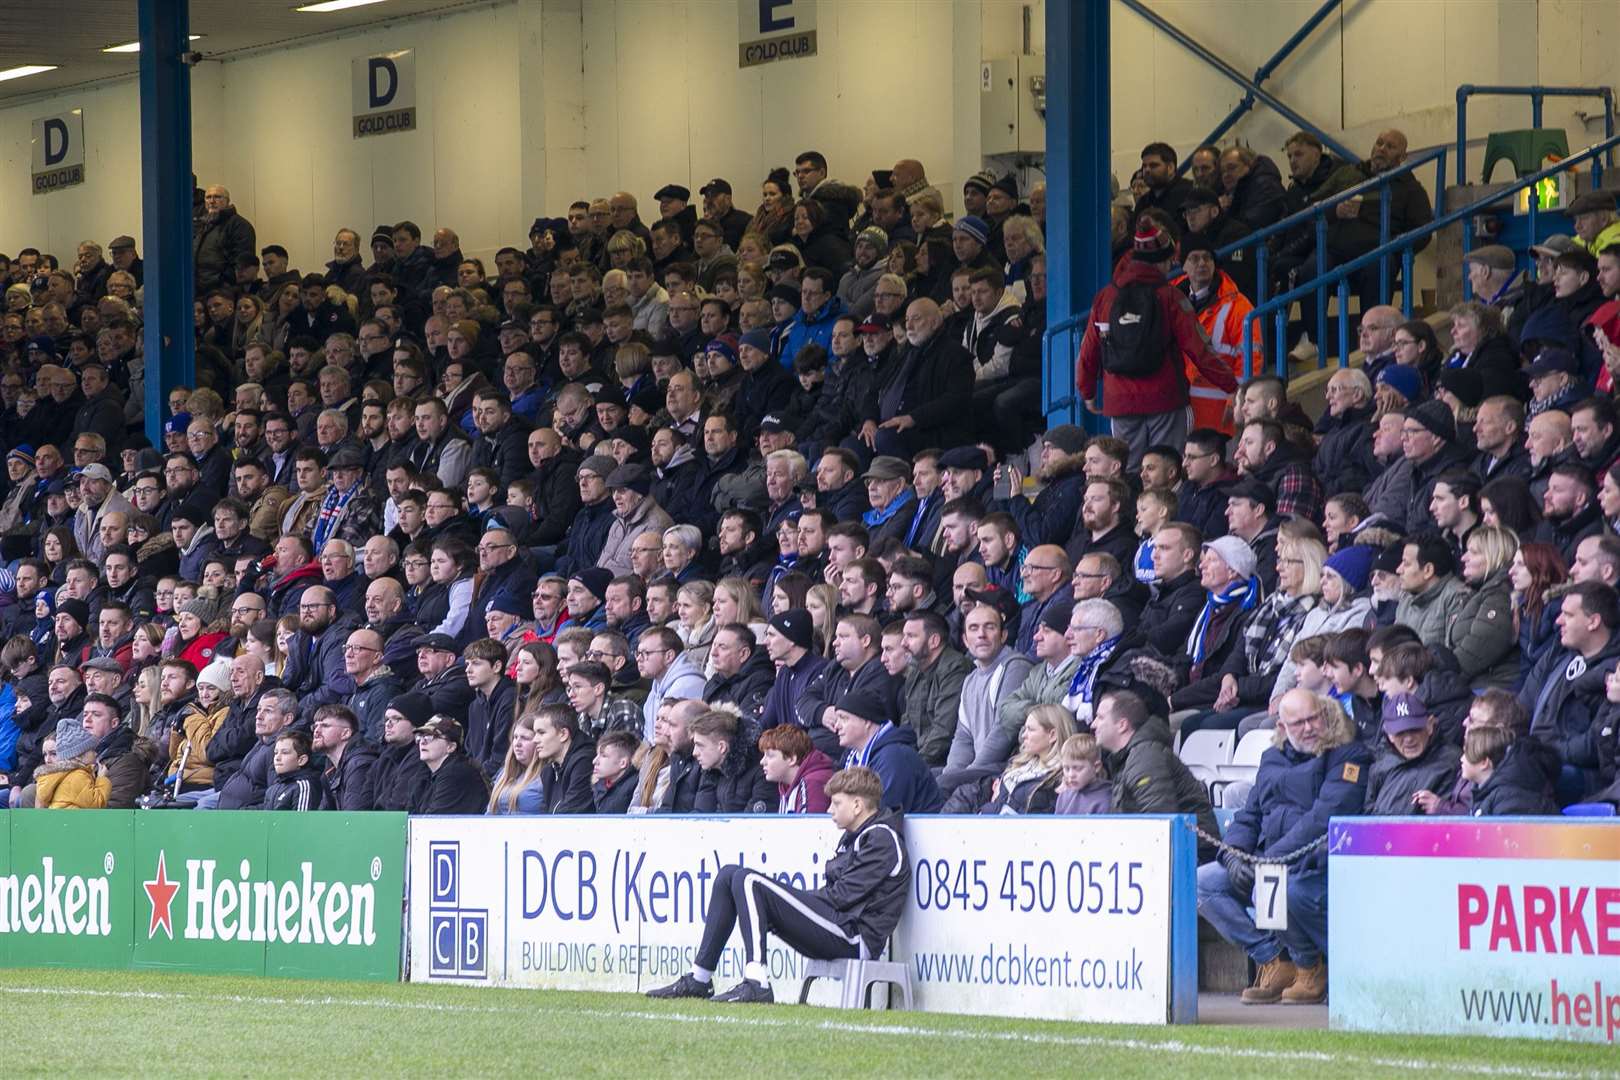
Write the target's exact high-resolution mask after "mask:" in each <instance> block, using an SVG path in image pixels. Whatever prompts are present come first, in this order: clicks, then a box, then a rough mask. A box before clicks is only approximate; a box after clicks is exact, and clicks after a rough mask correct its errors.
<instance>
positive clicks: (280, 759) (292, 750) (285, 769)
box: [264, 728, 333, 810]
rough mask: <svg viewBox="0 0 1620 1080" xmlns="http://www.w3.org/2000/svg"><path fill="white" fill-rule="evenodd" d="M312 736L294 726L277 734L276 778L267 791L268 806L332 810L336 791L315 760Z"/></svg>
mask: <svg viewBox="0 0 1620 1080" xmlns="http://www.w3.org/2000/svg"><path fill="white" fill-rule="evenodd" d="M313 755H314V750H313V749H312V747H311V745H310V740H309V736H308V735H307V734H305V733H304V732H302V731H299V730H298V729H296V728H294V729H292V730H289V731H283V732H281V733H280V734H279V735H277V736H276V742H275V751H274V756H273V757H272V759H271V761H272V767H273V768H274V769H275V779H274V780H272V781H271V783H270V787H269V788H268V789H267V790H266V791H265V793H264V809H266V810H331V809H333V805H332V793H331V792H330V791H328V790H327V788H326V781H325V780H323V779H322V778H321V771H320V769H319V768H317V767H316V766H315V765H314V764H313V763H312V761H311V758H312V757H313Z"/></svg>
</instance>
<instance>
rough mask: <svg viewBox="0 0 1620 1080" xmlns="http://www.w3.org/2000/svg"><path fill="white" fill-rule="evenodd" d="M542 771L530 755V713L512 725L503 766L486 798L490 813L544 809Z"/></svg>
mask: <svg viewBox="0 0 1620 1080" xmlns="http://www.w3.org/2000/svg"><path fill="white" fill-rule="evenodd" d="M544 768H545V765H544V763H543V762H542V761H541V760H540V757H539V755H538V754H536V753H535V752H534V713H525V714H523V715H522V716H520V717H518V718H517V719H516V720H515V721H513V723H512V741H511V742H510V743H509V744H508V745H507V747H506V763H505V764H504V765H502V766H501V772H500V775H499V776H497V777H496V778H495V785H494V788H493V790H491V792H490V796H489V812H490V813H491V814H538V813H540V811H541V809H542V808H543V807H544V806H545V802H546V793H545V784H544V782H543V780H542V777H541V773H542V770H543V769H544Z"/></svg>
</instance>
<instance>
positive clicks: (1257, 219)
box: [1226, 154, 1394, 235]
mask: <svg viewBox="0 0 1620 1080" xmlns="http://www.w3.org/2000/svg"><path fill="white" fill-rule="evenodd" d="M1231 195H1232V205H1231V207H1230V209H1228V210H1227V212H1226V213H1227V216H1228V217H1230V218H1232V219H1233V220H1234V221H1239V222H1242V223H1243V225H1244V228H1245V229H1246V230H1247V231H1248V232H1256V231H1258V230H1260V229H1263V228H1265V227H1266V226H1267V225H1274V224H1276V223H1277V222H1279V221H1281V220H1282V219H1283V215H1284V214H1285V213H1286V212H1287V211H1286V207H1287V196H1286V195H1285V193H1284V192H1283V185H1282V173H1281V172H1280V171H1278V169H1277V163H1276V162H1274V161H1272V160H1271V159H1270V158H1269V157H1267V156H1266V155H1264V154H1261V155H1260V156H1259V157H1257V158H1255V159H1254V161H1253V163H1251V164H1250V165H1249V171H1248V173H1247V174H1246V175H1245V176H1244V177H1243V179H1241V180H1239V181H1238V182H1237V186H1236V187H1235V188H1233V189H1232V192H1231ZM1391 235H1394V234H1393V233H1391Z"/></svg>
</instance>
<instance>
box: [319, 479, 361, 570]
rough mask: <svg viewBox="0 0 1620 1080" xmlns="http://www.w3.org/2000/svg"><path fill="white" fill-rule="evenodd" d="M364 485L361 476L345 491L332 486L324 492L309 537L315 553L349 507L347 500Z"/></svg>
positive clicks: (328, 537) (323, 544)
mask: <svg viewBox="0 0 1620 1080" xmlns="http://www.w3.org/2000/svg"><path fill="white" fill-rule="evenodd" d="M363 483H365V477H364V476H361V478H360V479H359V480H356V481H355V482H354V484H353V485H352V486H350V488H349V489H348V490H347V491H339V490H338V489H337V485H336V484H333V485H332V486H331V488H329V489H328V490H327V492H326V498H325V499H323V500H321V512H320V514H319V516H317V517H316V519H315V531H314V533H313V534H312V535H311V536H310V542H311V543H312V544H314V545H315V553H316V554H317V555H318V554H320V551H321V548H323V547H325V546H326V542H327V541H328V540H330V539H331V538H332V532H333V530H334V529H336V527H337V523H338V519H339V518H340V517H342V516H343V511H344V509H345V508H346V507H348V505H349V500H350V499H352V498H354V496H355V494H356V493H357V492H359V490H360V485H361V484H363Z"/></svg>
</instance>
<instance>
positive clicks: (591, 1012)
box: [0, 986, 1614, 1080]
mask: <svg viewBox="0 0 1620 1080" xmlns="http://www.w3.org/2000/svg"><path fill="white" fill-rule="evenodd" d="M0 994H17V995H38V996H45V997H84V998H118V999H133V1000H147V1001H192V1000H197V1001H227V1002H231V1003H233V1004H242V1005H292V1006H305V1007H315V1006H329V1005H338V1006H342V1007H345V1008H371V1009H398V1010H404V1011H410V1012H435V1013H461V1014H479V1013H493V1014H500V1015H512V1016H525V1017H531V1018H532V1017H533V1015H534V1012H533V1010H532V1009H520V1008H514V1007H507V1006H498V1005H457V1004H443V1003H440V1002H432V1001H385V1000H382V999H379V998H339V997H331V996H327V997H291V998H290V997H275V996H272V995H259V994H188V993H184V992H180V991H163V990H90V989H82V988H72V987H49V986H0ZM548 1008H549V1012H548V1015H557V1014H559V1013H561V1014H567V1015H574V1016H584V1017H591V1018H592V1019H602V1020H645V1021H652V1022H654V1023H677V1024H731V1025H735V1026H738V1027H752V1028H781V1029H792V1030H801V1031H803V1030H814V1031H828V1032H837V1033H839V1034H849V1035H879V1036H884V1037H893V1036H897V1035H899V1036H907V1037H911V1038H922V1039H937V1038H940V1037H942V1036H943V1037H945V1038H950V1039H964V1040H973V1041H979V1040H984V1039H993V1040H997V1041H1000V1042H1009V1043H1030V1044H1034V1045H1039V1046H1071V1047H1077V1048H1092V1049H1105V1050H1132V1051H1150V1052H1153V1053H1169V1054H1187V1055H1191V1056H1202V1057H1215V1058H1234V1059H1243V1060H1248V1061H1272V1062H1280V1063H1293V1064H1309V1065H1345V1064H1349V1065H1361V1066H1372V1067H1376V1068H1383V1069H1402V1070H1408V1071H1418V1072H1445V1073H1466V1074H1468V1075H1470V1076H1511V1077H1527V1078H1533V1080H1582V1078H1599V1080H1602V1078H1606V1077H1612V1076H1614V1074H1613V1073H1605V1072H1595V1071H1594V1072H1570V1071H1566V1070H1561V1069H1549V1068H1539V1067H1534V1066H1522V1065H1489V1064H1482V1063H1471V1062H1463V1061H1458V1062H1436V1061H1424V1060H1420V1059H1416V1058H1386V1057H1364V1056H1358V1055H1352V1054H1343V1053H1329V1052H1327V1051H1319V1050H1256V1049H1249V1048H1246V1047H1241V1046H1203V1045H1199V1044H1197V1043H1189V1042H1184V1041H1182V1040H1179V1039H1165V1040H1162V1041H1159V1040H1153V1039H1134V1038H1124V1037H1114V1036H1108V1035H1059V1034H1055V1033H1047V1032H1016V1031H970V1030H966V1029H962V1028H947V1027H941V1028H933V1027H917V1026H913V1025H907V1024H855V1023H850V1022H848V1021H843V1020H820V1021H814V1022H810V1023H801V1022H798V1021H793V1020H773V1019H771V1018H770V1017H768V1016H742V1015H736V1014H730V1015H728V1014H726V1013H722V1012H714V1013H666V1012H643V1011H639V1010H633V1009H625V1010H617V1009H580V1008H570V1007H566V1006H565V1007H562V1008H557V1007H548Z"/></svg>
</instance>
